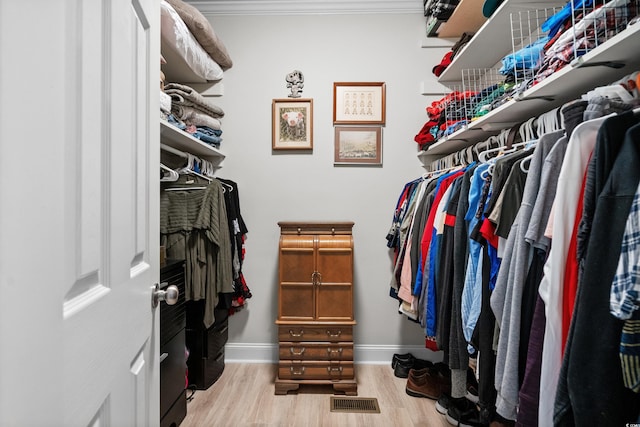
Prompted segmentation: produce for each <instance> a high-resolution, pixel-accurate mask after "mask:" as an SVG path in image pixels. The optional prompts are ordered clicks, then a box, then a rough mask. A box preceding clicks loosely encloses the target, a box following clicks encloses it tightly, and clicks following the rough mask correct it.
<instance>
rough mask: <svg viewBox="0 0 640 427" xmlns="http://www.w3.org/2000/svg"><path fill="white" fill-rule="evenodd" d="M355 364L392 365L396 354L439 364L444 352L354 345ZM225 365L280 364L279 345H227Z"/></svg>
mask: <svg viewBox="0 0 640 427" xmlns="http://www.w3.org/2000/svg"><path fill="white" fill-rule="evenodd" d="M353 351H354V357H353V359H354V363H356V364H358V363H361V364H368V365H384V364H387V363H388V364H391V359H392V358H393V354H394V353H400V354H402V353H411V354H413V355H414V356H416V357H418V358H421V359H426V360H431V361H432V362H439V361H440V360H441V359H442V352H433V351H430V350H427V349H426V348H424V347H421V346H417V345H407V346H398V345H370V344H361V345H358V344H356V345H354V349H353ZM224 360H225V363H278V344H261V343H227V344H226V345H225V349H224Z"/></svg>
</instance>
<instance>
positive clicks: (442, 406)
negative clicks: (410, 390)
mask: <svg viewBox="0 0 640 427" xmlns="http://www.w3.org/2000/svg"><path fill="white" fill-rule="evenodd" d="M453 400H454V399H453V397H451V396H449V394H448V393H442V394H441V395H440V397H439V398H438V401H437V402H436V411H438V412H440V413H441V414H442V415H447V411H448V410H449V406H451V405H452V404H453Z"/></svg>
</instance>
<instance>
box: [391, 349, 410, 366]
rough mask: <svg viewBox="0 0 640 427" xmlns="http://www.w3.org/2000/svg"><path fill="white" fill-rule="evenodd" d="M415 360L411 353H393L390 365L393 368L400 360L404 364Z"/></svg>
mask: <svg viewBox="0 0 640 427" xmlns="http://www.w3.org/2000/svg"><path fill="white" fill-rule="evenodd" d="M414 360H415V357H414V356H413V354H411V353H404V354H398V353H395V354H394V355H393V358H391V367H392V368H394V369H395V367H396V364H397V363H398V362H402V363H404V364H407V363H411V362H413V361H414Z"/></svg>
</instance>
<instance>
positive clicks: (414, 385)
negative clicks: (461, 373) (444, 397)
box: [405, 368, 451, 400]
mask: <svg viewBox="0 0 640 427" xmlns="http://www.w3.org/2000/svg"><path fill="white" fill-rule="evenodd" d="M405 391H406V393H407V394H408V395H409V396H413V397H426V398H428V399H433V400H437V399H438V398H440V395H441V394H442V393H451V380H450V379H449V378H443V377H442V376H440V375H439V374H438V373H437V372H434V371H433V369H432V368H424V369H421V370H414V369H411V370H410V371H409V377H408V378H407V385H406V387H405Z"/></svg>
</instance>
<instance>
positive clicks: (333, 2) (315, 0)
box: [186, 0, 424, 15]
mask: <svg viewBox="0 0 640 427" xmlns="http://www.w3.org/2000/svg"><path fill="white" fill-rule="evenodd" d="M186 1H187V2H189V3H190V4H192V5H194V6H195V7H197V8H198V10H200V11H201V12H202V13H203V14H205V15H207V14H209V15H319V14H327V15H329V14H371V13H373V14H377V13H385V14H390V13H423V12H424V6H423V4H422V2H421V0H186Z"/></svg>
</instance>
